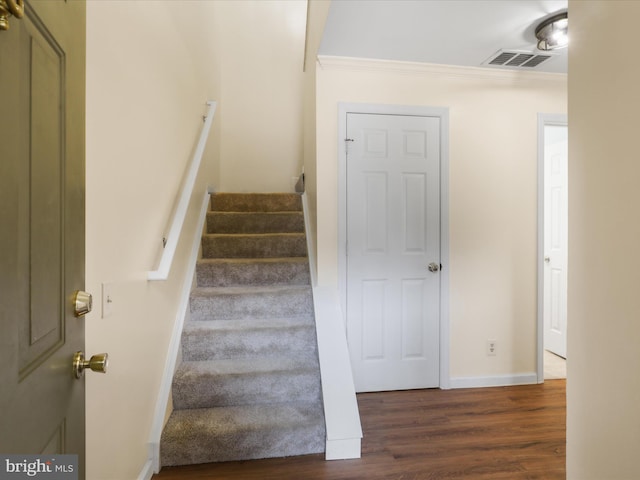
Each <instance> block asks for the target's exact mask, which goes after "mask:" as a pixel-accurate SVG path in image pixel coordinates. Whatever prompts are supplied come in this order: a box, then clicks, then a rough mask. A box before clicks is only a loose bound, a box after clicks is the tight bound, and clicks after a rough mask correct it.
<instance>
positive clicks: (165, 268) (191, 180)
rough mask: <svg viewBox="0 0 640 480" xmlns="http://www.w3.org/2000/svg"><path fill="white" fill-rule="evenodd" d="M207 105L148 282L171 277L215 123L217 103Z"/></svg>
mask: <svg viewBox="0 0 640 480" xmlns="http://www.w3.org/2000/svg"><path fill="white" fill-rule="evenodd" d="M207 105H208V106H209V108H208V110H207V114H206V116H205V121H204V125H203V126H202V131H201V132H200V138H199V139H198V144H197V146H196V150H195V152H194V153H193V158H192V159H191V165H190V166H189V171H188V172H187V175H186V177H185V179H184V183H183V185H182V189H181V193H180V199H179V201H178V206H177V207H176V210H175V212H174V214H173V220H172V221H171V228H170V229H169V234H168V235H167V237H166V243H165V245H164V249H163V251H162V257H161V258H160V263H159V264H158V268H157V269H156V270H150V271H149V272H148V273H147V279H148V280H166V279H167V278H168V277H169V271H170V270H171V263H172V262H173V256H174V255H175V253H176V247H177V246H178V238H179V237H180V231H181V230H182V225H183V224H184V219H185V216H186V214H187V207H188V206H189V200H190V199H191V194H192V193H193V185H194V184H195V181H196V176H197V174H198V169H199V168H200V162H201V161H202V154H203V152H204V147H205V145H206V143H207V138H208V137H209V131H210V130H211V124H212V123H213V116H214V115H215V113H216V102H214V101H213V100H210V101H208V102H207Z"/></svg>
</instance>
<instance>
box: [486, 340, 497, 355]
mask: <svg viewBox="0 0 640 480" xmlns="http://www.w3.org/2000/svg"><path fill="white" fill-rule="evenodd" d="M496 349H497V342H496V341H495V340H487V355H489V356H490V357H493V356H495V355H496Z"/></svg>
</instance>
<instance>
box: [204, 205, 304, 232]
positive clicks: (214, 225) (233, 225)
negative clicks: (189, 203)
mask: <svg viewBox="0 0 640 480" xmlns="http://www.w3.org/2000/svg"><path fill="white" fill-rule="evenodd" d="M303 232H304V216H303V214H302V212H212V211H210V212H208V213H207V233H224V234H235V233H303Z"/></svg>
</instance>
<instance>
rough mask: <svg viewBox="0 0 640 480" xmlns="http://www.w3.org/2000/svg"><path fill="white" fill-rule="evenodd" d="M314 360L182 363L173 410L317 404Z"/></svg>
mask: <svg viewBox="0 0 640 480" xmlns="http://www.w3.org/2000/svg"><path fill="white" fill-rule="evenodd" d="M317 370H318V361H317V359H316V358H315V357H314V356H310V355H302V356H293V355H286V356H285V355H281V356H262V357H253V358H250V357H247V358H240V359H221V360H210V361H200V362H193V361H191V362H189V361H187V362H182V364H181V365H180V367H179V368H178V369H177V371H176V373H175V376H174V380H173V391H174V395H173V406H174V408H176V409H186V408H207V407H219V406H230V405H247V404H249V405H250V404H259V403H276V402H287V401H290V400H291V399H292V398H295V399H297V400H298V401H307V402H314V401H315V402H319V401H320V400H321V398H320V382H319V381H318V376H317Z"/></svg>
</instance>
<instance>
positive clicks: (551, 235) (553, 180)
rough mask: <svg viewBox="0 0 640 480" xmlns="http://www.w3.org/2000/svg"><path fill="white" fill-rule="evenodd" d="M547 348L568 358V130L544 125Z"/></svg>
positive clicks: (545, 320)
mask: <svg viewBox="0 0 640 480" xmlns="http://www.w3.org/2000/svg"><path fill="white" fill-rule="evenodd" d="M544 129H545V133H544V136H545V145H544V184H545V187H544V348H545V349H546V350H549V351H550V352H553V353H555V354H556V355H559V356H561V357H564V358H566V356H567V248H568V242H567V235H568V218H567V217H568V191H567V185H568V170H567V156H568V139H567V127H566V126H561V125H545V127H544Z"/></svg>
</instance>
